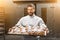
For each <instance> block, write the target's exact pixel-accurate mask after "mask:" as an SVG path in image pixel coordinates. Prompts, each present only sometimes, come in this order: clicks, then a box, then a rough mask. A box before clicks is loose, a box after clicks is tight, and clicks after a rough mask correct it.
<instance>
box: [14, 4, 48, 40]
mask: <svg viewBox="0 0 60 40" xmlns="http://www.w3.org/2000/svg"><path fill="white" fill-rule="evenodd" d="M27 12H28V15H27V16H25V17H22V18H21V19H20V20H19V21H18V23H17V24H16V25H15V26H17V27H21V26H23V27H26V26H28V27H37V26H39V27H40V28H42V29H46V28H47V26H46V25H45V23H44V22H43V20H42V18H40V17H38V16H36V15H35V13H34V12H35V6H34V5H33V4H30V5H28V6H27ZM26 40H28V39H26Z"/></svg>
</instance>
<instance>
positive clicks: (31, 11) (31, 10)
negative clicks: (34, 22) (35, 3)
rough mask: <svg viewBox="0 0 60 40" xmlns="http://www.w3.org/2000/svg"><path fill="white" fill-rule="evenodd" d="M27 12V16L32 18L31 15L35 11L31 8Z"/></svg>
mask: <svg viewBox="0 0 60 40" xmlns="http://www.w3.org/2000/svg"><path fill="white" fill-rule="evenodd" d="M27 12H28V15H30V16H32V15H33V13H34V12H35V9H34V8H33V7H28V8H27Z"/></svg>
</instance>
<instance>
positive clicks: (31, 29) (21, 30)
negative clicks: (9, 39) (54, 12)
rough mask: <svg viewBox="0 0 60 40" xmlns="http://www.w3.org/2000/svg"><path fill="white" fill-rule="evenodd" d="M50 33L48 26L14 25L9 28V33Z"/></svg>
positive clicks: (44, 34) (42, 34) (41, 34)
mask: <svg viewBox="0 0 60 40" xmlns="http://www.w3.org/2000/svg"><path fill="white" fill-rule="evenodd" d="M48 33H49V30H48V28H40V27H39V26H38V27H16V26H14V27H12V28H9V30H8V34H23V35H40V36H46V35H47V34H48Z"/></svg>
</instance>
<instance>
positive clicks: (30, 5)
mask: <svg viewBox="0 0 60 40" xmlns="http://www.w3.org/2000/svg"><path fill="white" fill-rule="evenodd" d="M27 7H33V8H34V9H35V5H34V4H29V5H28V6H27Z"/></svg>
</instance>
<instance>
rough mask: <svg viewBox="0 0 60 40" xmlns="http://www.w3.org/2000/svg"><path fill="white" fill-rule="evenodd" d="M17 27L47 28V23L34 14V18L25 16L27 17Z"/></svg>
mask: <svg viewBox="0 0 60 40" xmlns="http://www.w3.org/2000/svg"><path fill="white" fill-rule="evenodd" d="M16 26H18V27H20V26H23V27H25V26H28V27H37V26H39V27H41V28H45V27H47V26H46V25H45V23H44V22H43V20H42V18H40V17H38V16H36V15H35V14H33V16H29V15H27V16H25V17H22V18H21V19H20V20H19V21H18V23H17V24H16Z"/></svg>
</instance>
